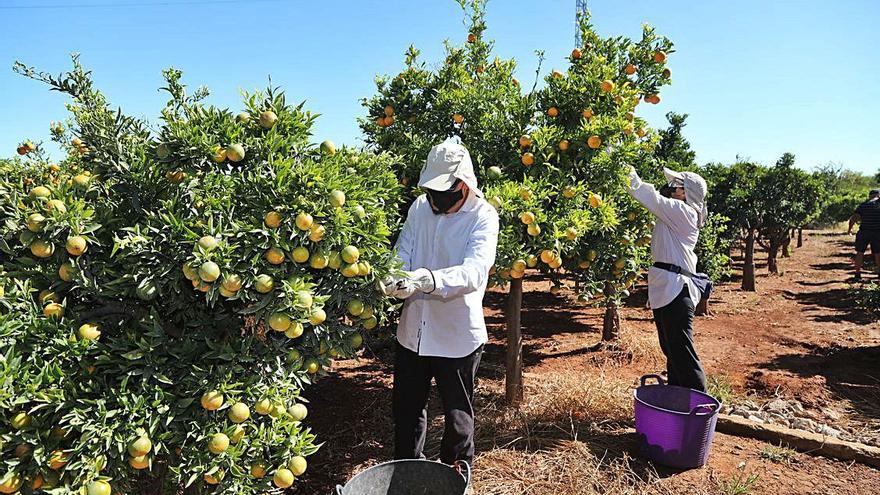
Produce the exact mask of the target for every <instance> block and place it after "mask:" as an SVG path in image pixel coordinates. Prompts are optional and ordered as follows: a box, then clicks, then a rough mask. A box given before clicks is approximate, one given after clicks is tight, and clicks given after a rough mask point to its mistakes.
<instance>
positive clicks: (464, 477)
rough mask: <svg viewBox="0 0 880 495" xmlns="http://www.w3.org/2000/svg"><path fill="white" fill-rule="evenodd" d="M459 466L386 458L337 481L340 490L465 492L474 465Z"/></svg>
mask: <svg viewBox="0 0 880 495" xmlns="http://www.w3.org/2000/svg"><path fill="white" fill-rule="evenodd" d="M456 467H458V468H459V469H460V470H461V474H459V471H458V470H457V469H456ZM456 467H453V466H447V465H446V464H442V463H439V462H434V461H425V460H419V459H408V460H401V461H391V462H386V463H384V464H379V465H377V466H373V467H371V468H369V469H367V470H366V471H362V472H360V473H358V474H357V475H356V476H355V477H354V478H352V479H351V480H349V482H348V483H346V484H345V486H339V485H336V494H337V495H464V494H465V492H467V489H468V485H469V484H470V478H471V468H470V466H469V465H468V463H466V462H462V461H459V462H458V463H456Z"/></svg>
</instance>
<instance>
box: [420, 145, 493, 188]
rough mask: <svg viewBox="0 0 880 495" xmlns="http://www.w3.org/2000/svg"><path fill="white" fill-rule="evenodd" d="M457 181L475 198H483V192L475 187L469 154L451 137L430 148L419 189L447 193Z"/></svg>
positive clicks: (475, 181)
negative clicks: (465, 186)
mask: <svg viewBox="0 0 880 495" xmlns="http://www.w3.org/2000/svg"><path fill="white" fill-rule="evenodd" d="M459 179H460V180H461V181H462V182H464V183H465V184H467V185H468V187H469V188H470V189H471V191H473V192H474V193H476V195H477V196H480V197H482V196H483V192H482V191H480V189H479V188H478V187H477V176H476V174H474V164H473V162H471V154H470V153H468V150H467V148H465V147H464V146H462V145H461V144H460V142H459V140H458V138H455V137H453V138H449V139H447V140H446V141H443V142H442V143H440V144H438V145H435V146H434V147H433V148H431V151H430V152H429V153H428V158H427V160H425V165H424V166H423V167H422V173H421V176H420V177H419V187H424V188H426V189H431V190H434V191H448V190H449V189H450V188H451V187H452V186H453V185H454V184H455V181H456V180H459Z"/></svg>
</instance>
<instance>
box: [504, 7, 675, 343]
mask: <svg viewBox="0 0 880 495" xmlns="http://www.w3.org/2000/svg"><path fill="white" fill-rule="evenodd" d="M578 22H579V27H580V30H581V39H582V40H583V46H581V47H577V48H575V49H574V50H573V51H572V53H571V55H570V57H569V60H568V61H569V66H568V69H567V70H566V71H565V72H561V71H557V70H554V71H552V72H551V73H550V74H549V75H548V76H547V77H546V79H545V85H544V88H543V89H542V90H540V91H539V92H538V96H537V110H538V117H537V124H536V128H535V130H534V132H533V133H532V135H531V140H530V141H531V142H524V143H521V145H527V146H522V153H523V155H522V156H523V163H526V162H528V161H532V160H534V163H535V164H534V165H532V166H530V167H528V169H527V172H526V173H527V175H528V177H527V180H528V181H529V182H532V183H539V184H541V187H539V189H540V190H542V191H545V194H544V196H543V197H538V198H537V203H536V204H534V205H526V206H527V207H530V208H531V209H534V210H539V211H546V210H551V211H555V212H556V214H555V215H553V216H551V217H550V218H548V219H547V227H548V228H544V229H542V230H541V233H540V234H539V235H538V236H536V237H535V238H534V240H533V243H534V244H533V245H534V246H536V247H540V248H541V249H543V250H542V255H541V260H542V261H545V262H546V261H547V260H548V259H549V260H551V261H550V263H549V264H548V267H549V268H551V269H552V268H559V264H560V263H559V262H558V260H559V259H561V260H562V263H561V267H562V268H563V269H565V270H566V271H567V272H569V273H571V274H573V276H574V277H575V278H576V280H578V281H579V283H580V284H581V289H582V297H584V298H589V297H595V298H596V299H598V303H599V304H602V305H604V306H605V307H606V313H605V322H604V325H603V328H604V330H603V337H604V338H605V339H610V338H613V337H614V336H615V335H616V333H617V331H618V329H619V325H620V323H619V317H618V314H617V306H618V304H619V302H620V299H621V298H623V297H626V296H627V295H628V288H629V287H631V286H632V285H633V284H634V283H635V281H636V279H637V277H638V274H639V272H640V270H641V268H642V266H643V265H644V263H645V262H646V261H647V260H648V253H647V246H648V244H649V243H650V229H651V226H652V221H651V218H650V215H649V214H648V213H647V211H646V210H645V209H644V208H642V207H640V206H639V205H638V204H637V203H636V202H635V201H634V200H633V199H632V198H631V197H630V196H629V195H628V194H627V193H626V191H625V188H624V185H625V181H624V179H623V178H622V177H623V176H624V175H625V170H626V169H627V167H628V166H629V165H633V166H635V167H636V168H637V169H638V170H639V172H640V174H642V176H643V177H646V178H649V179H651V178H656V177H659V175H658V172H659V167H658V166H657V163H656V161H655V160H654V159H653V155H652V151H653V148H654V145H655V143H656V141H657V137H656V134H655V133H653V132H650V131H649V129H648V126H647V123H646V122H645V121H644V120H643V119H641V118H639V117H638V116H636V109H637V106H638V104H639V102H640V101H645V102H648V103H651V104H657V103H659V102H660V97H659V90H660V88H661V87H662V86H664V85H666V84H668V83H669V82H670V77H671V72H670V70H669V69H668V68H667V67H666V65H665V64H666V60H667V57H668V55H669V53H670V52H671V51H672V43H671V42H670V41H669V40H668V39H666V38H663V37H659V36H658V35H656V34H655V32H654V30H653V29H652V28H651V27H649V26H645V27H644V30H643V33H642V38H641V39H640V40H639V41H632V40H630V39H627V38H623V37H615V38H602V37H600V36H599V35H598V34H597V33H596V31H595V30H594V29H593V26H592V25H591V24H590V19H589V17H588V16H587V15H583V16H580V17H579V19H578ZM531 157H534V158H533V159H532V158H531ZM547 250H549V251H550V252H551V254H549V255H548V254H546V251H547Z"/></svg>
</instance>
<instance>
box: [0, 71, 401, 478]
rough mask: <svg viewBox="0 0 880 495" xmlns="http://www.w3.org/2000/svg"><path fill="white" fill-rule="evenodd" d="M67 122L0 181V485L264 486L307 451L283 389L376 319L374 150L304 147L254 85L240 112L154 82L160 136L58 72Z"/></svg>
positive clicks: (391, 180)
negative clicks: (60, 154) (55, 147)
mask: <svg viewBox="0 0 880 495" xmlns="http://www.w3.org/2000/svg"><path fill="white" fill-rule="evenodd" d="M16 69H17V71H19V72H20V73H22V74H24V75H26V76H28V77H32V78H34V79H37V80H40V81H43V82H45V83H47V84H49V85H50V86H51V87H52V89H55V90H59V91H62V92H65V93H67V94H69V95H70V96H71V98H72V102H71V103H70V104H69V108H70V110H71V112H72V118H71V120H70V122H68V123H67V125H64V124H56V125H53V127H52V134H53V139H55V140H56V141H57V142H58V143H60V144H61V146H62V147H63V148H64V149H65V150H66V151H67V156H66V158H65V159H64V160H63V161H61V162H59V163H57V164H54V163H49V162H48V160H47V159H46V156H45V154H44V153H43V152H42V150H41V147H40V146H39V144H37V145H34V146H33V149H32V150H30V149H29V150H28V151H27V153H25V154H24V157H25V159H17V160H15V161H11V162H5V163H3V164H2V167H3V170H2V171H0V172H2V174H0V250H2V253H0V270H2V275H0V289H2V292H3V294H2V299H0V342H2V346H0V348H2V349H3V355H2V358H0V359H2V366H0V374H2V378H3V379H2V382H0V383H2V386H0V409H2V411H3V414H2V420H0V425H2V426H0V449H2V450H0V451H2V456H0V458H2V459H3V460H2V465H0V476H2V482H0V488H2V493H14V492H15V491H16V490H21V491H22V492H23V493H30V492H31V491H33V490H38V489H42V490H47V491H48V492H49V493H59V494H60V493H74V492H76V493H87V494H88V495H103V494H109V493H111V491H112V493H144V494H147V493H149V494H153V493H178V492H179V490H180V489H184V488H185V489H186V490H188V492H191V493H226V494H251V493H265V492H279V491H280V490H282V489H284V488H287V487H289V486H291V485H292V484H294V483H295V479H296V478H297V477H299V476H302V475H304V473H305V472H306V470H307V465H308V462H307V457H308V456H309V455H311V454H312V453H314V452H315V451H316V450H317V448H318V446H317V444H316V443H315V441H316V440H315V436H314V435H313V434H312V433H311V432H310V431H309V428H308V427H307V425H306V416H307V414H308V413H309V411H308V409H307V406H306V404H305V403H304V400H303V399H302V398H301V397H300V392H301V390H302V389H303V387H305V386H306V385H308V384H309V383H311V382H312V381H313V380H314V379H315V377H316V376H318V375H320V374H322V373H324V372H325V371H324V370H325V369H326V368H327V367H328V365H329V364H330V363H331V361H332V359H334V358H341V357H345V356H350V355H352V354H353V353H354V352H355V351H356V350H357V349H358V348H359V347H360V346H361V343H362V338H363V337H362V332H364V331H369V330H371V329H373V328H375V327H377V326H378V325H379V324H380V323H381V321H382V320H383V319H385V316H384V315H385V311H386V309H387V306H386V303H385V301H384V300H383V299H382V298H381V297H380V295H379V293H378V292H377V290H376V281H377V280H378V279H379V278H380V277H383V276H385V275H386V274H387V273H388V272H389V270H391V269H392V268H393V266H392V264H391V263H392V262H391V258H390V256H389V249H390V239H389V236H390V235H391V232H392V230H393V229H394V228H395V225H396V224H397V223H398V218H397V214H396V212H397V211H398V209H397V206H398V204H397V203H398V186H397V179H396V177H395V175H394V172H393V171H392V169H391V159H390V158H389V157H388V156H377V155H371V154H364V153H359V152H355V151H352V150H349V149H344V148H343V149H339V150H337V149H336V148H335V146H333V144H332V143H330V142H327V141H325V142H324V143H322V144H321V145H320V146H316V145H314V144H312V143H311V141H310V139H311V131H310V129H311V126H312V123H313V121H314V117H313V116H312V115H311V114H310V113H309V112H307V111H306V110H304V109H303V106H302V105H291V104H289V103H288V102H287V101H286V100H285V96H284V94H283V93H282V92H280V91H279V90H277V89H275V88H269V89H268V90H266V91H259V92H254V93H246V94H245V95H244V102H243V108H242V111H241V112H240V113H237V114H235V113H233V112H231V111H229V110H227V109H223V108H216V107H213V106H210V105H207V104H206V103H205V102H204V99H205V98H206V97H207V96H208V92H207V90H205V89H199V90H197V91H195V92H194V93H192V94H188V93H187V91H186V88H185V86H184V85H183V84H182V83H181V73H180V72H179V71H176V70H168V71H166V72H165V77H166V80H167V84H166V87H165V88H164V89H165V90H166V91H167V92H168V94H169V101H168V104H167V105H166V106H165V108H164V109H163V110H162V113H161V116H162V120H161V124H160V125H159V126H158V127H157V128H156V129H155V130H152V131H151V129H150V127H148V125H147V123H146V122H144V121H142V120H140V119H135V118H132V117H129V116H126V115H125V114H124V113H122V112H121V111H116V110H113V109H112V108H111V106H110V104H109V103H108V102H107V100H106V98H105V97H104V96H103V95H102V94H101V93H100V92H99V91H98V90H96V89H95V88H94V86H93V84H92V81H91V78H90V74H89V73H88V72H87V71H85V70H84V69H83V68H82V67H81V65H80V64H79V62H78V61H77V60H76V58H75V59H74V68H73V70H72V71H70V72H68V73H66V74H63V75H62V76H59V77H52V76H50V75H46V74H43V73H39V72H36V71H34V70H33V69H30V68H27V67H25V66H23V65H17V66H16Z"/></svg>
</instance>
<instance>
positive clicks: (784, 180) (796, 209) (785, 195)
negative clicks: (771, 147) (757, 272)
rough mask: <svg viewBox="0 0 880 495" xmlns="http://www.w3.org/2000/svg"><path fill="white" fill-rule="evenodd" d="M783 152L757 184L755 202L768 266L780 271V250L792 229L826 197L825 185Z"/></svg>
mask: <svg viewBox="0 0 880 495" xmlns="http://www.w3.org/2000/svg"><path fill="white" fill-rule="evenodd" d="M794 162H795V157H794V155H793V154H791V153H785V154H784V155H782V157H781V158H780V159H779V161H777V162H776V165H775V166H774V167H772V168H770V169H768V171H767V173H765V174H764V175H763V176H762V177H761V179H760V180H759V181H758V183H757V184H756V187H755V189H754V196H755V201H756V203H757V205H758V211H759V213H760V215H761V220H760V227H759V233H760V235H761V237H762V238H763V239H764V240H765V241H766V243H767V251H768V261H767V268H768V270H769V271H770V273H779V266H778V263H777V259H778V255H779V251H780V249H781V248H783V246H784V245H785V244H786V243H787V242H789V241H790V239H791V231H792V229H795V228H798V227H801V226H803V225H805V224H806V223H807V222H809V221H810V220H812V219H813V218H815V217H816V216H817V215H818V214H819V212H820V210H821V207H822V204H823V203H824V200H825V188H824V186H823V184H822V183H821V182H820V181H818V180H816V178H815V177H814V176H813V175H811V174H809V173H807V172H805V171H803V170H801V169H799V168H796V167H795V166H794Z"/></svg>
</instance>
